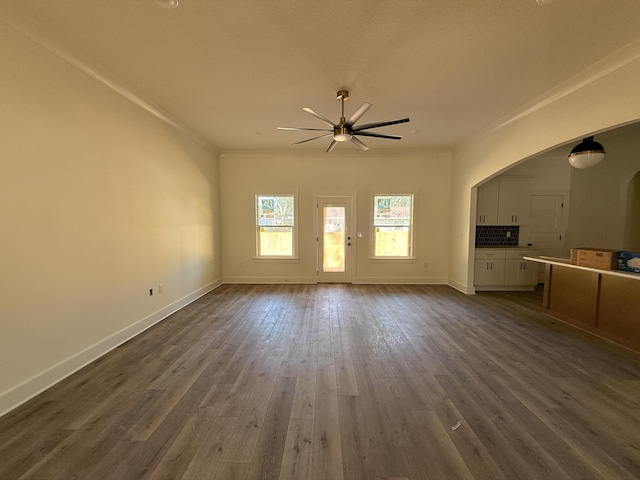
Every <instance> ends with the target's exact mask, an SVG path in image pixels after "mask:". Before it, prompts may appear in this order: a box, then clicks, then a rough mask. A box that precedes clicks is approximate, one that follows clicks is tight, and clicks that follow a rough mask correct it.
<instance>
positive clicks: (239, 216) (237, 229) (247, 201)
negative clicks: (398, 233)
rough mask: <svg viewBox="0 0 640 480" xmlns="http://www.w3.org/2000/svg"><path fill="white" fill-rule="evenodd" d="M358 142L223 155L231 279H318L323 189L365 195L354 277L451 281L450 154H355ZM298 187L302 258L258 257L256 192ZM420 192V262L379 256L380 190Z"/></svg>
mask: <svg viewBox="0 0 640 480" xmlns="http://www.w3.org/2000/svg"><path fill="white" fill-rule="evenodd" d="M355 148H356V147H355V146H352V145H342V146H338V147H337V148H336V149H335V150H333V152H332V153H331V154H325V153H322V152H321V151H317V150H316V151H313V152H309V151H300V152H299V153H297V152H286V153H283V152H279V153H278V152H273V153H262V154H255V153H254V154H251V153H241V152H237V153H234V154H226V153H225V154H223V155H222V156H221V160H220V162H221V164H220V181H221V204H222V209H223V210H222V211H223V214H222V250H223V252H224V265H223V269H224V281H225V282H315V279H316V273H315V272H316V242H315V238H316V233H315V232H316V225H315V199H316V197H317V196H318V195H351V196H354V197H357V202H356V208H355V213H356V221H357V228H356V231H361V232H367V234H366V236H365V237H364V238H357V240H356V242H357V243H356V245H355V248H356V251H357V254H356V265H355V273H354V277H353V281H354V283H446V280H447V275H448V273H447V268H448V265H447V255H448V250H449V245H448V236H449V204H450V201H449V184H450V177H451V159H450V155H449V154H448V153H444V154H443V153H424V152H423V153H403V154H401V155H398V154H389V153H380V152H378V153H376V152H373V151H369V152H366V153H360V152H358V153H353V152H354V150H352V149H355ZM259 193H264V194H277V193H297V194H298V200H299V210H298V219H299V242H300V249H299V250H300V252H299V257H300V259H299V261H298V262H264V261H259V260H256V259H254V256H255V205H254V202H255V200H254V199H255V195H256V194H259ZM376 193H398V194H404V193H413V194H415V207H414V217H415V226H416V231H415V256H416V258H415V259H414V260H412V261H382V260H372V259H370V258H369V256H370V248H369V246H370V241H371V235H370V233H371V228H370V221H371V213H372V203H373V200H372V195H373V194H376Z"/></svg>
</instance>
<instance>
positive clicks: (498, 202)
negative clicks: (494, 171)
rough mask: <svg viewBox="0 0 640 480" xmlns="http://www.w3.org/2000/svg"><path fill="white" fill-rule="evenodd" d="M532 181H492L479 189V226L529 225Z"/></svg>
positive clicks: (477, 218) (477, 219)
mask: <svg viewBox="0 0 640 480" xmlns="http://www.w3.org/2000/svg"><path fill="white" fill-rule="evenodd" d="M531 184H532V182H531V180H529V179H519V178H518V179H510V178H509V179H501V180H492V181H490V182H487V183H485V184H484V185H482V186H481V187H478V207H477V215H476V224H477V225H527V224H528V223H529V208H530V207H529V202H530V195H531Z"/></svg>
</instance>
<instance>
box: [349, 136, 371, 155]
mask: <svg viewBox="0 0 640 480" xmlns="http://www.w3.org/2000/svg"><path fill="white" fill-rule="evenodd" d="M351 141H352V142H353V143H355V144H356V145H358V146H359V147H360V148H361V149H362V150H364V151H365V152H366V151H367V150H369V147H367V146H366V145H365V144H364V143H363V142H361V141H360V139H359V138H356V137H351Z"/></svg>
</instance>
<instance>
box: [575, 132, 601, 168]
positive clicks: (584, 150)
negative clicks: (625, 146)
mask: <svg viewBox="0 0 640 480" xmlns="http://www.w3.org/2000/svg"><path fill="white" fill-rule="evenodd" d="M604 154H605V151H604V147H603V146H602V145H600V144H599V143H598V142H595V141H594V140H593V137H587V138H585V139H584V140H582V143H580V144H578V145H576V146H575V147H573V149H572V150H571V153H570V154H569V157H568V158H567V159H568V160H569V163H570V164H571V166H572V167H574V168H580V169H582V168H589V167H593V166H594V165H596V164H598V163H600V162H601V161H602V159H603V158H604Z"/></svg>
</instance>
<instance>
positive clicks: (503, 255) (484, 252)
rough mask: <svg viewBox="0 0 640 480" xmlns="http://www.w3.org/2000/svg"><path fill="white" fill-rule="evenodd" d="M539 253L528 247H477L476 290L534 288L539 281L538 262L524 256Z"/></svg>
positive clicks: (475, 263)
mask: <svg viewBox="0 0 640 480" xmlns="http://www.w3.org/2000/svg"><path fill="white" fill-rule="evenodd" d="M537 254H538V252H536V251H535V250H531V249H528V248H526V249H518V248H476V258H475V262H474V265H475V277H474V285H475V287H476V290H480V291H481V290H485V291H486V290H533V289H534V287H535V286H536V284H537V283H538V271H537V269H536V266H537V264H535V263H534V262H528V261H526V260H523V258H522V257H524V256H526V255H533V256H535V255H537Z"/></svg>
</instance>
